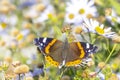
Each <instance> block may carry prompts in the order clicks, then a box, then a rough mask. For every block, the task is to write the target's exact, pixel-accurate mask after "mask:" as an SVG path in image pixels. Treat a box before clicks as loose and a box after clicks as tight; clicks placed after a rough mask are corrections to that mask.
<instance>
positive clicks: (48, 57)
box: [45, 56, 59, 67]
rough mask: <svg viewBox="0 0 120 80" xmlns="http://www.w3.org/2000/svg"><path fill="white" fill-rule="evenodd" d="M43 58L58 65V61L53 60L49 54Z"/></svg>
mask: <svg viewBox="0 0 120 80" xmlns="http://www.w3.org/2000/svg"><path fill="white" fill-rule="evenodd" d="M45 59H46V60H47V61H48V62H49V63H50V64H52V65H53V66H55V67H58V66H59V63H58V62H57V61H54V60H53V59H52V58H51V57H50V56H45Z"/></svg>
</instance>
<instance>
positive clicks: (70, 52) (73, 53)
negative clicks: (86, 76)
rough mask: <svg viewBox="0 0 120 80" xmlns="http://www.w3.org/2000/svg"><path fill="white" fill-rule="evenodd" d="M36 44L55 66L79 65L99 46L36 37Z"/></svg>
mask: <svg viewBox="0 0 120 80" xmlns="http://www.w3.org/2000/svg"><path fill="white" fill-rule="evenodd" d="M34 44H35V45H36V46H37V47H38V48H39V49H40V50H41V51H42V52H43V54H44V55H45V59H46V60H47V61H48V62H50V63H51V64H53V65H54V66H61V65H65V66H75V65H79V64H80V63H81V62H82V60H83V59H84V58H87V57H88V56H89V54H91V53H95V52H96V50H97V47H96V46H94V45H92V44H89V43H84V42H71V43H68V40H67V39H66V40H65V42H62V41H60V40H57V39H54V38H44V37H40V38H35V39H34Z"/></svg>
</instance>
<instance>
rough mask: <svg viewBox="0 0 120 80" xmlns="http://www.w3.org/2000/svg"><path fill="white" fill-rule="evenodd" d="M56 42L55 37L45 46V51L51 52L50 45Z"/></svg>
mask: <svg viewBox="0 0 120 80" xmlns="http://www.w3.org/2000/svg"><path fill="white" fill-rule="evenodd" d="M55 42H56V39H53V40H52V41H51V42H50V43H49V44H48V45H47V46H46V48H45V53H47V54H48V53H49V49H50V47H51V46H52V45H53V44H54V43H55Z"/></svg>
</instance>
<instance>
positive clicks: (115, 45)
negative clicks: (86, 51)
mask: <svg viewBox="0 0 120 80" xmlns="http://www.w3.org/2000/svg"><path fill="white" fill-rule="evenodd" d="M116 47H117V44H114V46H113V48H112V51H111V52H110V54H109V56H108V57H107V59H106V61H105V64H106V63H107V62H108V60H109V59H110V57H111V55H112V53H113V51H114V50H115V48H116Z"/></svg>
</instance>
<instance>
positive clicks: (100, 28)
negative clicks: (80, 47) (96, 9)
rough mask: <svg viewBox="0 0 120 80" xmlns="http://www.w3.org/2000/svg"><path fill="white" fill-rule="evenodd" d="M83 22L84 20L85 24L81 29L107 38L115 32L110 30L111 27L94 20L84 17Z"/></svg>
mask: <svg viewBox="0 0 120 80" xmlns="http://www.w3.org/2000/svg"><path fill="white" fill-rule="evenodd" d="M84 22H85V24H84V25H85V26H84V27H83V30H84V31H85V32H86V31H87V32H88V31H89V32H93V33H97V34H99V35H101V36H104V37H107V38H111V37H112V36H114V34H115V32H111V27H108V28H105V27H104V25H103V24H100V23H99V22H98V21H96V20H92V19H90V20H88V19H84Z"/></svg>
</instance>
